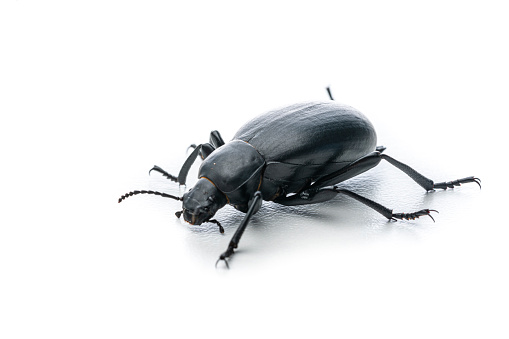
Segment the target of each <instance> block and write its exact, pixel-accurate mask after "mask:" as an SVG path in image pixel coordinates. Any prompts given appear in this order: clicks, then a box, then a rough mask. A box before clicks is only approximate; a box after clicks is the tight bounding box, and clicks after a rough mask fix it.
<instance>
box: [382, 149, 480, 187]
mask: <svg viewBox="0 0 509 339" xmlns="http://www.w3.org/2000/svg"><path fill="white" fill-rule="evenodd" d="M380 156H381V158H382V159H384V160H387V161H388V162H389V163H390V164H392V165H394V166H395V167H397V168H398V169H400V170H401V171H403V172H404V173H405V174H407V175H408V176H409V177H410V178H412V179H413V180H414V181H415V182H416V183H418V184H419V185H421V187H422V188H424V189H425V190H426V191H433V190H434V189H435V188H442V189H447V188H453V187H454V186H460V185H461V184H466V183H469V182H475V183H476V184H477V185H479V187H481V179H479V178H476V177H467V178H463V179H458V180H454V181H448V182H439V183H434V182H433V180H431V179H428V178H426V177H425V176H424V175H422V174H420V173H419V172H417V171H416V170H414V169H413V168H412V167H410V166H408V165H405V164H404V163H402V162H399V161H398V160H396V159H394V158H392V157H390V156H388V155H387V154H381V155H380Z"/></svg>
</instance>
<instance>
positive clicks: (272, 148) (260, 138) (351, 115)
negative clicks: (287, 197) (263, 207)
mask: <svg viewBox="0 0 509 339" xmlns="http://www.w3.org/2000/svg"><path fill="white" fill-rule="evenodd" d="M233 139H234V140H235V139H239V140H243V141H246V142H248V143H249V144H251V145H252V146H253V147H254V148H256V150H257V151H258V152H260V154H261V155H262V156H263V157H264V158H265V162H266V164H267V166H266V169H265V173H264V186H265V185H270V186H273V187H271V188H270V189H269V191H271V190H274V189H275V188H276V186H278V185H279V186H285V191H287V193H291V192H294V191H296V190H298V189H299V188H300V187H301V186H302V185H304V183H305V182H306V181H309V180H316V179H318V178H319V177H321V176H324V175H326V174H328V173H331V172H333V171H335V170H338V169H340V168H342V167H343V166H345V165H347V164H349V163H351V162H352V161H355V160H357V159H359V158H360V157H362V156H364V155H366V154H368V153H369V152H372V151H374V149H375V146H376V132H375V129H374V127H373V125H372V124H371V122H370V121H369V120H368V119H367V118H366V117H365V116H364V115H363V114H362V113H360V112H359V111H357V110H356V109H354V108H352V107H349V106H345V105H341V104H338V103H336V102H333V101H330V102H307V103H302V104H296V105H292V106H289V107H285V108H281V109H278V110H274V111H270V112H268V113H265V114H263V115H260V116H258V117H256V118H254V119H253V120H251V121H250V122H248V123H247V124H245V125H244V126H242V127H241V128H240V130H239V131H238V132H237V134H236V135H235V136H234V138H233ZM265 181H268V182H267V183H266V182H265ZM267 188H268V187H267ZM264 198H267V196H266V194H264Z"/></svg>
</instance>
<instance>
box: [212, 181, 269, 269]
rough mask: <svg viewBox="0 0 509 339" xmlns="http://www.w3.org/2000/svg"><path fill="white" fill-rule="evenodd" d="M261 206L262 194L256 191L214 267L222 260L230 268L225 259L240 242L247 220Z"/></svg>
mask: <svg viewBox="0 0 509 339" xmlns="http://www.w3.org/2000/svg"><path fill="white" fill-rule="evenodd" d="M261 205H262V193H261V192H260V191H257V192H256V193H255V194H254V196H253V200H252V201H251V204H250V206H249V209H248V210H247V212H246V215H245V216H244V219H242V222H241V223H240V225H239V227H238V228H237V231H235V234H234V235H233V237H232V240H230V243H229V244H228V248H227V249H226V251H225V252H223V253H222V254H221V255H220V256H219V259H217V261H216V267H217V263H218V262H219V261H221V260H222V261H224V263H225V265H226V267H227V268H230V266H229V265H228V261H227V259H228V258H230V257H231V256H232V255H233V253H234V250H235V249H236V248H237V247H238V245H239V241H240V238H241V237H242V234H243V233H244V231H245V230H246V227H247V224H248V223H249V220H250V219H251V217H252V216H253V214H255V213H256V212H257V211H258V210H259V209H260V206H261Z"/></svg>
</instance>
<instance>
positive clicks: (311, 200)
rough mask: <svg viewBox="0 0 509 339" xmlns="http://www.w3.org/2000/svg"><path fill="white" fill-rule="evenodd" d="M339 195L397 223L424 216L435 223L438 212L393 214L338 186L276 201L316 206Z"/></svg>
mask: <svg viewBox="0 0 509 339" xmlns="http://www.w3.org/2000/svg"><path fill="white" fill-rule="evenodd" d="M338 194H344V195H347V196H349V197H350V198H353V199H355V200H357V201H358V202H360V203H362V204H364V205H366V206H367V207H370V208H372V209H374V210H375V211H377V212H378V213H380V214H381V215H383V216H384V217H386V218H387V219H389V220H392V221H396V220H397V219H400V220H403V219H406V220H414V219H417V218H419V217H422V216H426V215H427V216H429V217H430V218H431V219H432V220H433V221H435V219H433V217H432V216H431V212H437V213H438V211H436V210H431V209H422V210H420V211H416V212H412V213H393V210H392V209H390V208H387V207H385V206H383V205H381V204H379V203H377V202H375V201H373V200H370V199H368V198H365V197H363V196H361V195H359V194H357V193H354V192H352V191H349V190H345V189H340V188H339V187H337V186H327V187H321V188H318V189H308V190H306V191H303V192H302V193H300V194H295V195H292V196H290V197H285V198H279V199H277V200H275V202H277V203H279V204H282V205H286V206H295V205H306V204H315V203H319V202H324V201H327V200H331V199H332V198H334V197H335V196H336V195H338Z"/></svg>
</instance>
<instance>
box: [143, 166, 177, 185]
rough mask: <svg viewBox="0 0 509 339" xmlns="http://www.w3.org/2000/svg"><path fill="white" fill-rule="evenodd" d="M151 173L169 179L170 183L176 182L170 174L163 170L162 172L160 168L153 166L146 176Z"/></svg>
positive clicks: (174, 177) (175, 178)
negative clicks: (156, 173)
mask: <svg viewBox="0 0 509 339" xmlns="http://www.w3.org/2000/svg"><path fill="white" fill-rule="evenodd" d="M152 171H156V172H159V173H161V174H162V175H163V176H165V177H166V178H168V179H170V180H171V181H175V182H177V177H176V176H173V175H171V174H170V173H168V172H166V171H165V170H163V169H162V168H161V167H159V166H157V165H154V167H152V169H151V170H150V171H148V175H150V172H152Z"/></svg>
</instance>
